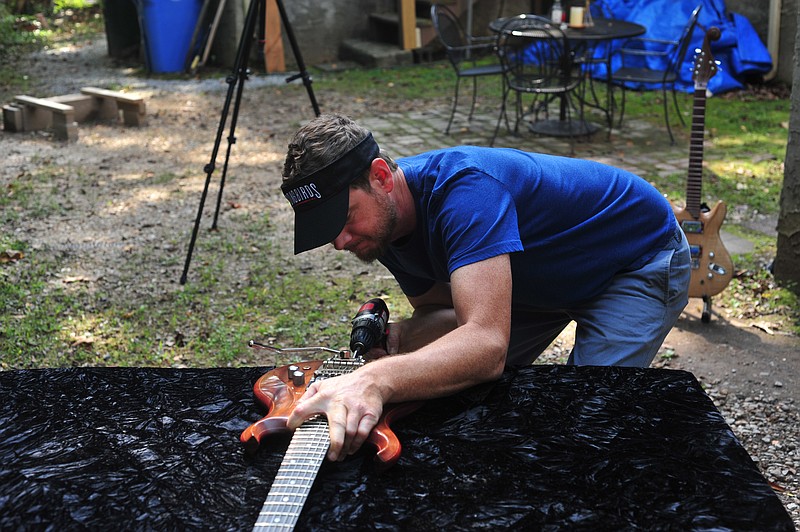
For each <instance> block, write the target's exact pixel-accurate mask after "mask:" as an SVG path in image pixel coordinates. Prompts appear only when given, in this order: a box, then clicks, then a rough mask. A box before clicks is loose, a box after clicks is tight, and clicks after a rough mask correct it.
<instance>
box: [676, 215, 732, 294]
mask: <svg viewBox="0 0 800 532" xmlns="http://www.w3.org/2000/svg"><path fill="white" fill-rule="evenodd" d="M672 210H673V211H674V212H675V217H676V218H677V219H678V223H679V224H680V226H681V228H682V229H683V232H684V233H685V234H686V239H687V240H688V241H689V247H690V249H691V252H692V277H691V280H690V282H689V297H702V298H709V297H711V296H715V295H717V294H719V293H720V292H722V291H723V290H724V289H725V287H726V286H728V283H729V282H730V281H731V279H732V278H733V260H731V256H730V254H729V253H728V250H727V249H725V246H724V245H723V243H722V240H721V239H720V236H719V230H720V227H722V222H723V221H725V214H726V212H727V207H725V204H724V203H723V202H721V201H720V202H718V203H717V204H716V205H714V208H713V209H711V210H709V211H701V212H700V216H699V217H698V218H695V217H694V216H692V214H691V213H690V212H689V211H687V210H686V209H684V208H682V207H676V206H675V205H673V206H672Z"/></svg>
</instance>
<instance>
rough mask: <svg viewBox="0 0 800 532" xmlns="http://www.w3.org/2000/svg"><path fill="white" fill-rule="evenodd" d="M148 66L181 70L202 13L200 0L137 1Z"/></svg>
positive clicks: (154, 70)
mask: <svg viewBox="0 0 800 532" xmlns="http://www.w3.org/2000/svg"><path fill="white" fill-rule="evenodd" d="M137 4H138V7H139V9H140V12H139V16H140V18H141V25H142V29H143V31H144V41H145V49H146V59H147V67H148V69H149V70H150V71H151V72H182V71H183V70H184V65H185V63H186V55H187V54H188V52H189V45H190V44H191V41H192V35H193V34H194V28H195V26H196V25H197V19H198V17H199V16H200V7H201V0H138V1H137Z"/></svg>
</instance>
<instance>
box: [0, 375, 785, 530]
mask: <svg viewBox="0 0 800 532" xmlns="http://www.w3.org/2000/svg"><path fill="white" fill-rule="evenodd" d="M266 369H267V368H240V369H153V368H75V369H47V370H20V371H9V372H4V373H0V399H2V402H1V403H0V405H1V406H0V416H1V417H0V529H2V530H47V529H49V530H81V529H86V530H99V529H107V530H192V529H195V530H248V529H251V527H252V525H253V523H254V522H255V517H256V514H257V513H258V511H259V509H260V508H261V504H262V502H263V500H264V498H265V497H266V494H267V491H268V489H269V486H270V483H271V479H272V478H273V476H274V475H275V473H276V471H277V469H278V466H279V464H280V462H281V459H282V454H283V452H284V451H285V449H286V446H287V444H288V439H287V437H278V438H276V439H275V440H274V441H272V442H269V443H268V444H267V445H265V446H264V447H262V449H261V450H260V451H259V452H258V454H257V455H256V456H255V457H254V458H252V459H248V458H246V457H245V455H244V453H243V452H242V448H241V445H240V443H239V440H238V437H239V434H240V432H241V431H242V430H243V429H244V428H246V427H247V426H248V425H249V424H250V423H252V422H254V421H256V420H258V419H259V418H260V417H261V416H262V415H263V414H264V412H263V410H262V408H261V407H260V406H259V405H257V404H256V402H255V400H254V397H253V394H252V384H253V382H254V381H255V380H256V379H257V378H258V377H259V376H260V375H261V374H262V373H263V372H264V371H266ZM434 369H435V368H434ZM443 371H444V369H443ZM395 429H396V431H397V433H398V435H399V437H400V439H401V441H402V443H403V447H404V449H403V455H402V457H401V459H400V460H399V462H398V463H397V464H396V465H395V466H394V467H393V468H391V469H389V470H388V471H385V472H383V473H377V472H376V470H375V468H374V467H373V464H372V460H371V455H370V452H369V451H367V450H365V451H363V452H361V453H359V454H357V455H355V456H354V457H352V458H351V459H349V460H347V461H345V462H340V463H330V462H326V463H324V464H323V466H322V468H321V470H320V472H319V475H318V477H317V481H316V482H315V484H314V487H313V489H312V491H311V494H310V496H309V499H308V502H307V503H306V506H305V508H304V510H303V513H302V515H301V517H300V521H299V523H298V527H297V528H298V530H368V529H380V530H433V529H437V530H438V529H443V530H459V529H475V528H483V529H498V528H516V529H526V530H556V529H558V530H560V529H570V530H576V529H583V530H608V529H615V530H619V529H630V528H643V529H660V530H693V529H694V530H709V529H715V530H726V529H735V530H741V529H758V530H794V527H793V525H792V522H791V520H790V518H789V516H788V514H787V512H786V510H785V509H784V508H783V506H782V505H781V503H780V501H779V500H778V498H777V497H776V496H775V494H774V493H773V492H772V490H771V488H770V487H769V485H768V484H767V482H766V481H765V479H764V478H763V477H762V476H761V475H760V473H759V472H758V470H757V468H756V467H755V465H754V463H753V462H752V460H751V459H750V457H749V456H748V455H747V452H746V451H745V450H744V449H743V448H742V446H741V445H740V444H739V442H738V441H737V440H736V438H735V436H734V435H733V433H732V432H731V430H730V428H729V427H728V426H727V425H726V424H725V422H724V420H723V419H722V417H721V415H720V414H719V412H718V411H717V410H716V409H715V407H714V405H713V403H712V402H711V400H710V399H709V398H708V396H707V395H706V394H705V393H704V392H703V390H702V388H701V387H700V385H699V384H698V382H697V381H696V379H695V378H694V377H693V376H692V375H691V374H690V373H686V372H682V371H670V370H657V369H633V368H589V367H584V368H580V367H570V366H533V367H529V368H525V369H523V370H520V371H517V372H508V373H506V374H505V375H504V376H503V377H502V379H500V380H499V381H497V382H495V383H491V384H487V385H482V386H479V387H476V388H473V389H470V390H467V391H465V392H462V393H460V394H457V395H454V396H452V397H449V398H444V399H440V400H434V401H428V402H427V403H426V404H425V406H423V407H422V409H420V410H418V411H417V412H416V413H414V414H412V415H411V416H409V417H407V418H405V419H402V420H400V421H398V422H397V423H396V424H395Z"/></svg>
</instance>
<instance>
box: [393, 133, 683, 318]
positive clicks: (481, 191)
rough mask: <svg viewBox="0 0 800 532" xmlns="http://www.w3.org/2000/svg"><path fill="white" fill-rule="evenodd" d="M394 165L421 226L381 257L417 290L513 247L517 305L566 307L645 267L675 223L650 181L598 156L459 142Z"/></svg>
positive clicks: (408, 288) (406, 286)
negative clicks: (587, 158)
mask: <svg viewBox="0 0 800 532" xmlns="http://www.w3.org/2000/svg"><path fill="white" fill-rule="evenodd" d="M398 164H399V165H400V167H401V168H402V170H403V172H404V174H405V177H406V181H407V182H408V187H409V189H410V191H411V194H412V196H413V198H414V203H415V206H416V214H417V223H416V227H415V229H414V232H413V233H412V234H411V235H409V236H408V237H405V238H403V239H402V241H399V242H394V243H392V245H391V246H389V249H388V251H387V253H386V254H385V255H384V256H383V257H382V258H381V259H380V262H381V263H382V264H384V265H385V266H386V267H387V268H388V269H389V271H391V273H392V274H393V275H394V276H395V278H396V279H397V281H398V283H399V284H400V287H401V288H402V290H403V292H405V293H406V294H407V295H408V296H412V297H413V296H419V295H422V294H424V293H425V292H427V291H428V290H429V289H430V288H431V287H432V286H433V284H434V282H435V281H442V282H449V281H450V274H451V273H452V272H453V271H454V270H456V269H458V268H460V267H462V266H465V265H467V264H471V263H474V262H478V261H481V260H484V259H488V258H491V257H494V256H497V255H501V254H504V253H509V254H510V257H511V271H512V275H513V306H514V307H516V308H544V309H552V308H565V307H567V306H569V305H571V304H574V303H578V302H581V301H585V300H587V299H589V298H591V297H594V296H596V295H598V294H599V293H600V292H602V291H603V289H604V288H605V287H606V286H607V285H608V284H609V282H610V281H611V279H612V277H613V276H614V275H615V274H616V273H618V272H620V271H623V270H634V269H637V268H639V267H641V266H642V265H644V264H645V263H646V262H647V261H648V260H650V259H651V258H652V257H653V256H654V255H655V254H656V253H657V252H658V251H660V250H661V249H662V248H663V247H664V246H665V245H666V243H667V241H668V240H669V238H670V237H671V236H672V234H673V232H674V230H675V227H676V222H675V217H674V215H673V213H672V208H671V207H670V205H669V202H667V200H666V199H665V198H664V197H663V196H662V195H661V194H660V193H659V192H658V191H657V190H656V189H655V188H654V187H653V186H652V185H650V184H649V183H647V182H646V181H645V180H643V179H642V178H640V177H637V176H635V175H634V174H631V173H630V172H626V171H624V170H620V169H618V168H614V167H610V166H606V165H603V164H600V163H595V162H591V161H583V160H579V159H570V158H566V157H557V156H552V155H542V154H536V153H526V152H522V151H519V150H513V149H505V148H481V147H474V146H462V147H456V148H447V149H443V150H437V151H432V152H427V153H423V154H420V155H415V156H413V157H407V158H404V159H400V160H398Z"/></svg>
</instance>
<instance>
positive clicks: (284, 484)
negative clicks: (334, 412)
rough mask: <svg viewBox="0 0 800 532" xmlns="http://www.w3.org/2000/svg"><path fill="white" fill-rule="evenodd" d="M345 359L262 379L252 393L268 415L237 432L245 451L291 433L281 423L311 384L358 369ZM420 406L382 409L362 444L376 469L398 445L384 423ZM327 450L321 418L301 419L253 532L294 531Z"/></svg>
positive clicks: (358, 361)
mask: <svg viewBox="0 0 800 532" xmlns="http://www.w3.org/2000/svg"><path fill="white" fill-rule="evenodd" d="M349 354H350V353H349V351H341V352H339V353H338V354H336V355H334V356H332V357H330V358H329V359H327V360H324V361H321V360H315V361H311V362H298V363H296V364H292V365H289V366H282V367H279V368H275V369H273V370H271V371H269V372H267V373H265V374H264V375H262V376H261V377H260V378H259V379H258V380H257V381H256V383H255V385H254V386H253V391H254V392H255V394H256V397H257V398H258V400H259V401H260V402H261V403H263V404H264V406H266V407H267V409H268V414H267V415H266V416H265V417H264V418H262V419H261V420H259V421H258V422H256V423H254V424H252V425H250V427H248V428H247V429H245V431H244V432H242V435H241V436H240V438H239V439H240V440H241V442H242V443H243V444H244V445H245V451H246V452H248V453H250V454H252V453H254V452H255V451H256V450H257V449H258V447H259V444H260V443H261V441H262V440H263V439H264V438H265V437H267V436H270V435H272V434H280V433H288V432H291V431H290V430H289V429H288V428H287V427H286V421H287V419H288V417H289V415H290V414H291V413H292V411H293V410H294V407H295V405H296V404H297V401H298V400H299V399H300V397H301V396H302V395H303V394H304V393H305V391H306V388H307V387H308V385H309V384H310V383H311V382H312V381H313V380H319V379H325V378H329V377H335V376H337V375H344V374H346V373H351V372H353V371H355V370H356V369H358V368H360V367H361V366H363V365H364V359H363V358H361V357H358V358H348V356H349ZM421 405H422V402H420V401H416V402H409V403H401V404H397V405H386V406H385V407H384V412H383V415H382V416H381V419H380V420H379V421H378V424H377V425H376V426H375V428H374V429H373V430H372V432H371V433H370V435H369V438H368V439H367V441H368V442H370V443H371V444H372V445H374V446H375V447H376V448H377V453H376V455H375V462H376V463H377V466H378V469H379V470H382V469H386V468H388V467H390V466H391V465H393V464H394V463H395V462H396V461H397V460H398V458H400V451H401V445H400V440H398V438H397V435H396V434H395V433H394V431H392V429H391V428H390V427H389V424H390V423H391V422H393V421H394V420H396V419H399V418H401V417H403V416H405V415H407V414H410V413H411V412H413V411H414V410H416V409H418V408H419V407H420V406H421ZM329 446H330V435H329V433H328V422H327V420H326V419H325V417H323V416H317V417H314V418H311V419H309V420H307V421H306V422H305V423H303V424H302V425H301V426H300V427H299V428H298V429H297V430H295V431H294V435H293V436H292V440H291V442H290V443H289V447H288V449H287V450H286V454H285V455H284V458H283V461H282V462H281V465H280V467H279V468H278V473H277V474H276V475H275V480H274V481H273V482H272V486H271V487H270V491H269V494H268V495H267V498H266V500H265V501H264V505H263V506H262V508H261V511H260V512H259V514H258V519H257V520H256V523H255V525H254V528H253V530H259V531H262V530H263V531H268V530H269V531H288V530H293V529H294V526H295V524H296V523H297V520H298V518H299V517H300V512H301V511H302V509H303V505H304V504H305V502H306V499H307V498H308V494H309V492H310V491H311V486H312V484H313V483H314V480H315V478H316V476H317V472H318V471H319V468H320V466H321V465H322V462H323V460H324V459H325V455H326V454H327V451H328V447H329Z"/></svg>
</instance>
